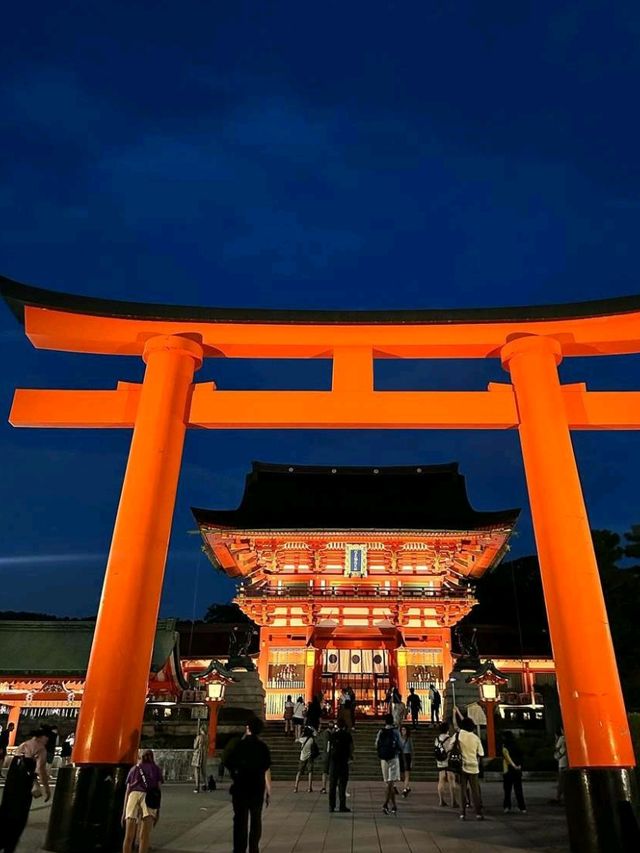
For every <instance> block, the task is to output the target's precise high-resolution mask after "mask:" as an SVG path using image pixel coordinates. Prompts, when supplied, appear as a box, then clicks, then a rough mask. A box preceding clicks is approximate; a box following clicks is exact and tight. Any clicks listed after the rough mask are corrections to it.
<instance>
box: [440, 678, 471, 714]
mask: <svg viewBox="0 0 640 853" xmlns="http://www.w3.org/2000/svg"><path fill="white" fill-rule="evenodd" d="M470 675H475V671H474V670H469V671H466V670H464V671H462V672H460V671H458V670H455V669H454V670H453V672H452V673H451V675H450V676H449V680H448V681H447V686H446V688H445V691H444V711H443V718H444V719H447V718H448V717H451V715H452V714H453V705H454V701H455V704H456V705H457V706H458V708H460V710H461V711H462V712H463V713H464V710H465V708H466V707H467V705H471V704H472V703H473V702H477V701H478V699H479V698H480V692H479V690H478V685H477V684H467V678H469V676H470ZM452 679H455V684H453V685H452V684H451V680H452ZM454 695H455V700H454Z"/></svg>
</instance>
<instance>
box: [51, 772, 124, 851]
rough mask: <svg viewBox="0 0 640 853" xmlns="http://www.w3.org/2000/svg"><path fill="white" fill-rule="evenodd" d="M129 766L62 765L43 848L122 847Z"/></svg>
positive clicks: (118, 848) (69, 849) (70, 849)
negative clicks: (123, 816) (123, 814)
mask: <svg viewBox="0 0 640 853" xmlns="http://www.w3.org/2000/svg"><path fill="white" fill-rule="evenodd" d="M130 768H131V765H130V764H126V765H124V764H83V765H78V766H76V767H61V768H60V769H59V770H58V776H57V779H56V787H55V793H54V795H53V803H52V805H51V815H50V817H49V826H48V829H47V836H46V838H45V842H44V849H45V850H51V851H53V853H117V851H120V850H122V841H123V838H124V830H123V828H122V823H121V821H122V808H123V805H124V797H125V791H126V787H127V786H126V780H127V774H128V772H129V770H130Z"/></svg>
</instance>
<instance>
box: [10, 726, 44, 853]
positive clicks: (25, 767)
mask: <svg viewBox="0 0 640 853" xmlns="http://www.w3.org/2000/svg"><path fill="white" fill-rule="evenodd" d="M48 738H49V732H47V731H45V730H44V729H38V730H37V731H36V732H34V733H33V734H32V736H31V737H30V738H29V740H26V741H25V742H24V743H22V744H20V746H19V747H18V748H17V749H16V751H15V752H14V753H13V757H12V759H11V764H10V765H9V769H8V771H7V781H6V782H5V786H4V792H3V796H2V803H1V804H0V850H2V851H4V853H14V850H15V849H16V847H17V846H18V842H19V841H20V836H21V835H22V833H23V832H24V828H25V826H26V825H27V821H28V819H29V810H30V809H31V802H32V800H33V797H40V796H42V791H41V790H40V787H39V786H40V785H41V786H42V789H43V790H44V801H45V803H46V802H47V801H48V800H49V797H50V796H51V792H50V790H49V774H48V772H47V742H48Z"/></svg>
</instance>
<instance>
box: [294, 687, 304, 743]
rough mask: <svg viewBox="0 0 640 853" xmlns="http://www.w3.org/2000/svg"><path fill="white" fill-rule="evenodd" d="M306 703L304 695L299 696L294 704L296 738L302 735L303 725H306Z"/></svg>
mask: <svg viewBox="0 0 640 853" xmlns="http://www.w3.org/2000/svg"><path fill="white" fill-rule="evenodd" d="M304 715H305V705H304V700H303V698H302V696H298V698H297V699H296V704H295V705H294V706H293V727H294V731H293V736H294V738H295V739H296V740H298V738H299V737H301V736H302V727H303V726H304Z"/></svg>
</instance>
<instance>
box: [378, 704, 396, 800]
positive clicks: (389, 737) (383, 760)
mask: <svg viewBox="0 0 640 853" xmlns="http://www.w3.org/2000/svg"><path fill="white" fill-rule="evenodd" d="M401 749H402V747H401V745H400V736H399V735H398V730H397V729H396V727H395V726H394V724H393V716H392V715H391V714H387V715H386V717H385V718H384V728H382V729H380V731H379V732H378V734H377V735H376V750H377V753H378V758H379V759H380V769H381V770H382V779H383V781H384V783H385V785H386V789H385V800H384V804H383V806H382V811H383V812H384V813H385V814H393V815H395V814H397V813H398V808H397V805H396V788H395V783H396V782H399V781H400V752H401Z"/></svg>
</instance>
